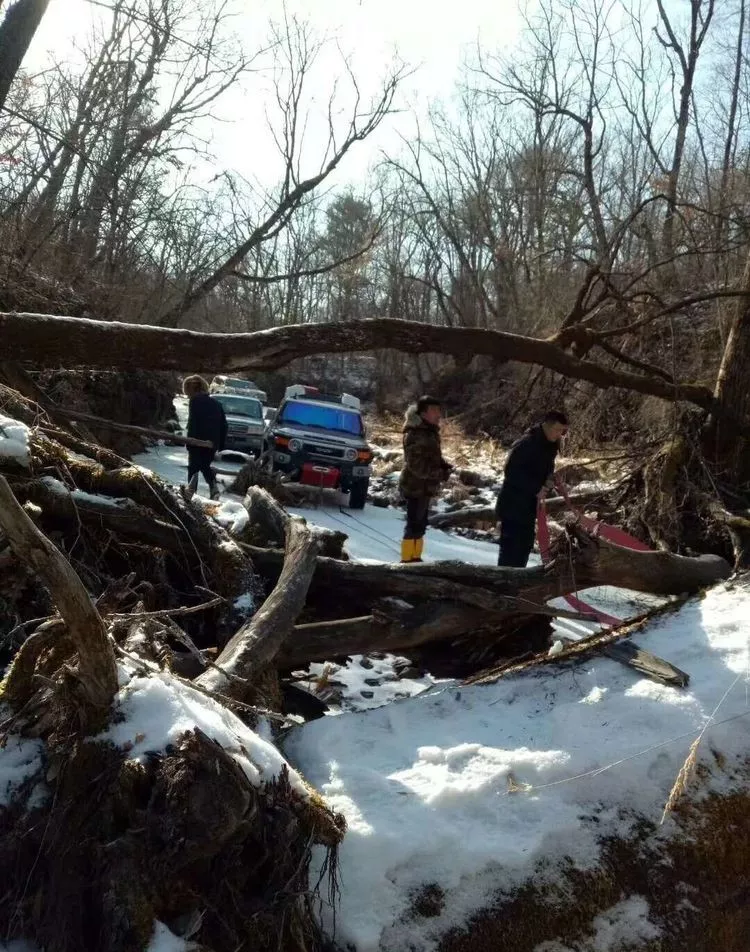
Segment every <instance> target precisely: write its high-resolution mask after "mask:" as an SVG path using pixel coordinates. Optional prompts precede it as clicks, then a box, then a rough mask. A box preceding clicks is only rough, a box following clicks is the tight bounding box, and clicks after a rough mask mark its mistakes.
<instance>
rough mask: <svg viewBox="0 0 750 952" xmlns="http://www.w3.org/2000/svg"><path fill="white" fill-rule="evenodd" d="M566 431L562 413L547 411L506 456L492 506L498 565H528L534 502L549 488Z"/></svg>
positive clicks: (534, 510) (565, 418)
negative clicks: (497, 534)
mask: <svg viewBox="0 0 750 952" xmlns="http://www.w3.org/2000/svg"><path fill="white" fill-rule="evenodd" d="M567 432H568V418H567V417H566V416H565V414H564V413H560V412H559V411H558V410H550V411H549V413H547V415H546V416H545V417H544V420H543V421H542V422H541V423H539V424H537V425H536V426H532V428H531V429H530V430H529V432H528V433H527V434H526V435H525V436H524V437H522V438H521V439H520V440H519V441H518V442H517V443H515V444H514V446H513V448H512V449H511V451H510V453H509V454H508V459H507V461H506V463H505V477H504V479H503V485H502V488H501V490H500V495H499V496H498V497H497V505H496V507H495V512H496V514H497V518H498V521H499V523H500V555H499V557H498V560H497V564H498V565H506V566H515V567H516V568H523V567H524V566H525V565H526V563H527V562H528V560H529V556H530V555H531V550H532V549H533V548H534V531H535V528H536V509H537V502H538V500H539V496H540V494H541V493H542V492H543V491H545V490H546V489H550V488H551V487H552V479H553V475H554V472H555V458H556V457H557V454H558V451H559V449H560V440H561V439H562V438H563V437H564V436H565V434H566V433H567Z"/></svg>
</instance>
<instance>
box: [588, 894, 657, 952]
mask: <svg viewBox="0 0 750 952" xmlns="http://www.w3.org/2000/svg"><path fill="white" fill-rule="evenodd" d="M660 935H661V933H660V931H659V929H657V928H656V926H655V925H654V924H653V922H651V921H650V919H649V907H648V903H647V902H646V900H645V899H644V898H643V896H630V898H628V899H623V900H622V902H618V903H617V905H616V906H612V908H611V909H608V910H607V912H603V913H602V914H601V915H599V916H597V917H596V919H594V936H593V938H592V939H591V952H610V950H611V949H618V948H622V947H623V946H626V947H627V946H629V945H631V946H635V945H637V944H638V943H639V942H651V941H654V940H655V939H658V938H659V937H660Z"/></svg>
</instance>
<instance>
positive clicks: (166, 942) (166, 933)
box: [146, 920, 195, 952]
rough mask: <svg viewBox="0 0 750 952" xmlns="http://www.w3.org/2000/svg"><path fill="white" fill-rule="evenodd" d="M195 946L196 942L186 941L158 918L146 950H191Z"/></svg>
mask: <svg viewBox="0 0 750 952" xmlns="http://www.w3.org/2000/svg"><path fill="white" fill-rule="evenodd" d="M194 948H195V943H194V942H186V941H185V939H181V938H180V937H179V936H177V935H175V934H174V932H172V931H170V930H169V929H168V928H167V927H166V926H165V925H164V923H163V922H159V921H158V920H157V921H156V922H155V923H154V934H153V935H152V936H151V941H150V942H149V944H148V948H147V949H146V952H189V950H190V949H194Z"/></svg>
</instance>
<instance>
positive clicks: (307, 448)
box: [304, 443, 344, 460]
mask: <svg viewBox="0 0 750 952" xmlns="http://www.w3.org/2000/svg"><path fill="white" fill-rule="evenodd" d="M304 452H305V453H309V455H310V456H319V457H321V458H322V459H332V460H342V459H343V458H344V450H343V449H342V448H341V447H337V446H324V445H323V444H322V443H305V444H304Z"/></svg>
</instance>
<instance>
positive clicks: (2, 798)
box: [0, 735, 42, 807]
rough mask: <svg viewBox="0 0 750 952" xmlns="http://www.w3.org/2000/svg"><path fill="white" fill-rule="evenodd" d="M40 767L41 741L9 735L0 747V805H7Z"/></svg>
mask: <svg viewBox="0 0 750 952" xmlns="http://www.w3.org/2000/svg"><path fill="white" fill-rule="evenodd" d="M41 769H42V742H41V741H40V740H29V739H28V738H25V737H17V736H16V735H11V736H10V737H8V738H7V740H6V742H5V745H4V746H3V747H2V748H0V807H7V806H8V804H9V803H10V802H11V800H12V799H13V795H14V793H15V792H16V790H17V789H18V788H19V787H20V786H21V784H23V783H24V782H25V781H26V780H28V779H29V777H33V776H34V774H35V773H37V772H38V771H40V770H41Z"/></svg>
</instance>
